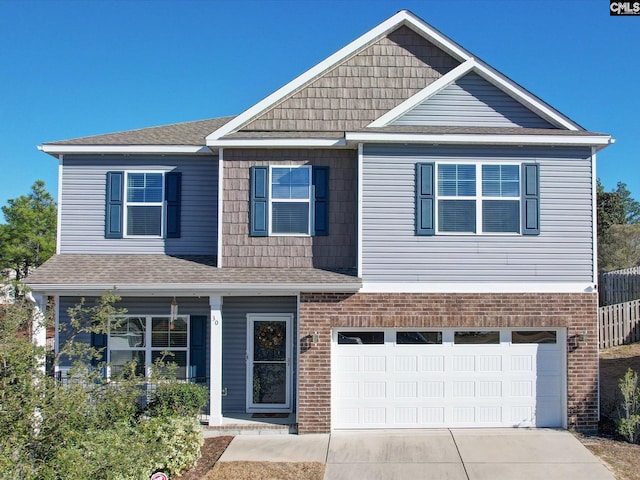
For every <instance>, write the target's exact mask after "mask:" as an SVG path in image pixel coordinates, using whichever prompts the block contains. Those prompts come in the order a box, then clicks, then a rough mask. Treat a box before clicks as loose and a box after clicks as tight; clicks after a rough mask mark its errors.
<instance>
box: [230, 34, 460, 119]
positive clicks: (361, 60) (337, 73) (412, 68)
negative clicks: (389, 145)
mask: <svg viewBox="0 0 640 480" xmlns="http://www.w3.org/2000/svg"><path fill="white" fill-rule="evenodd" d="M459 63H460V62H458V61H457V60H456V59H454V58H453V57H451V56H450V55H448V54H446V53H444V52H443V51H442V50H440V49H439V48H438V47H436V46H435V45H433V44H432V43H430V42H429V41H427V40H425V39H424V38H422V37H421V36H420V35H418V34H417V33H415V32H414V31H413V30H411V29H410V28H408V27H404V26H403V27H400V28H398V29H397V30H395V31H394V32H392V33H390V34H389V35H387V36H386V37H383V38H381V39H380V40H378V41H377V42H375V43H373V44H371V45H369V46H367V47H365V48H364V49H362V50H360V51H359V52H357V53H356V54H355V55H353V56H351V57H350V58H348V59H346V60H345V61H344V62H342V63H341V64H340V65H337V66H336V67H334V68H333V69H332V70H330V71H329V72H327V73H325V74H323V75H322V77H320V78H317V79H315V80H313V81H312V82H311V83H309V84H307V85H306V86H305V87H303V88H301V89H300V90H298V91H297V92H295V93H293V94H292V95H291V96H289V97H288V98H286V99H284V100H283V101H282V102H280V103H279V104H277V105H275V106H274V107H273V108H271V109H270V110H268V111H267V112H265V113H263V114H262V115H260V116H259V117H258V118H257V119H255V120H253V121H251V122H250V123H248V124H247V125H245V126H244V127H243V128H242V129H241V130H247V131H249V130H257V131H260V130H294V131H295V130H315V131H327V130H328V131H339V130H342V131H344V130H356V129H360V128H362V127H365V126H366V125H367V124H369V123H371V122H372V121H373V120H375V119H376V118H378V117H380V116H382V115H384V114H385V113H387V112H388V111H389V110H391V109H392V108H394V107H396V106H397V105H398V104H400V103H401V102H403V101H404V100H406V99H407V98H409V97H411V96H412V95H414V94H416V93H418V92H419V91H420V90H422V89H423V88H425V87H426V86H428V85H430V84H431V83H433V82H434V81H435V80H437V79H438V78H440V77H441V76H442V75H444V74H446V73H447V72H449V71H451V70H453V69H454V68H455V67H457V66H458V65H459Z"/></svg>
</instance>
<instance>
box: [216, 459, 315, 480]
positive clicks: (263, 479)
mask: <svg viewBox="0 0 640 480" xmlns="http://www.w3.org/2000/svg"><path fill="white" fill-rule="evenodd" d="M324 469H325V465H324V463H318V462H308V463H275V462H273V463H272V462H224V463H217V464H216V466H215V467H213V470H211V471H210V472H209V474H208V475H207V476H206V477H204V480H288V479H291V480H295V479H301V478H303V479H305V480H322V479H323V478H324Z"/></svg>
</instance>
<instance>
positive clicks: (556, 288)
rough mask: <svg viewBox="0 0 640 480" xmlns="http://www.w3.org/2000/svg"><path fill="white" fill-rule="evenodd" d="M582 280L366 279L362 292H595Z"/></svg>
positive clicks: (592, 285) (593, 285)
mask: <svg viewBox="0 0 640 480" xmlns="http://www.w3.org/2000/svg"><path fill="white" fill-rule="evenodd" d="M596 291H597V289H596V285H595V284H593V283H579V282H521V283H519V282H362V289H361V290H360V293H594V292H596Z"/></svg>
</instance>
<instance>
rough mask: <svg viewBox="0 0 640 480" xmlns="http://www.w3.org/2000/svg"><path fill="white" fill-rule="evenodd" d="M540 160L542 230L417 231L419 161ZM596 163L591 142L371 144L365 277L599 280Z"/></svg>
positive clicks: (367, 165) (366, 165)
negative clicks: (595, 268) (550, 144)
mask: <svg viewBox="0 0 640 480" xmlns="http://www.w3.org/2000/svg"><path fill="white" fill-rule="evenodd" d="M470 159H471V160H478V161H482V162H509V161H513V162H523V161H524V162H537V163H539V165H540V229H541V232H540V235H532V236H521V235H502V236H500V235H446V234H440V235H435V236H416V235H415V234H414V231H415V224H414V221H415V219H414V212H415V193H414V192H415V164H416V163H417V162H439V161H456V160H467V161H468V160H470ZM591 176H592V167H591V161H590V151H589V149H586V148H582V149H579V148H558V147H556V148H544V147H542V148H512V147H454V146H451V147H446V146H439V147H430V146H407V145H405V146H391V145H366V146H365V148H364V168H363V184H364V188H363V227H362V230H363V235H362V237H363V238H362V264H363V272H362V277H363V280H364V281H365V282H414V281H415V282H493V281H496V282H508V281H514V282H536V281H548V282H553V281H564V282H592V281H593V278H592V277H593V245H592V236H593V220H592V186H591Z"/></svg>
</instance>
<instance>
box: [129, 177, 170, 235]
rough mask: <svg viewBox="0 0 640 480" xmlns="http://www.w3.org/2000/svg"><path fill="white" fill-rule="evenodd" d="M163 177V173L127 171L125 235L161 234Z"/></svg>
mask: <svg viewBox="0 0 640 480" xmlns="http://www.w3.org/2000/svg"><path fill="white" fill-rule="evenodd" d="M163 178H164V174H163V173H155V172H154V173H145V172H128V173H127V192H126V210H125V211H126V226H127V230H126V234H127V235H131V236H154V237H159V236H162V211H163V208H164V204H163V183H164V182H163Z"/></svg>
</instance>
